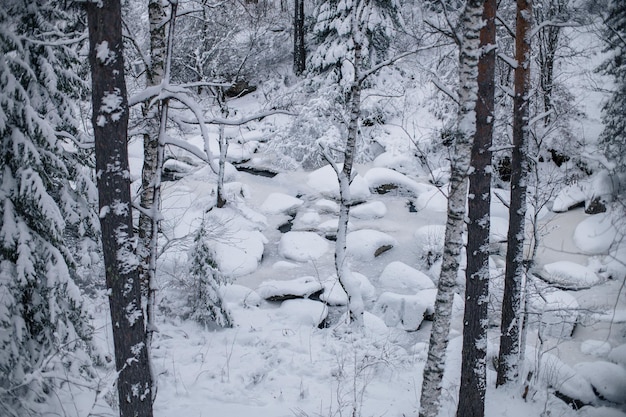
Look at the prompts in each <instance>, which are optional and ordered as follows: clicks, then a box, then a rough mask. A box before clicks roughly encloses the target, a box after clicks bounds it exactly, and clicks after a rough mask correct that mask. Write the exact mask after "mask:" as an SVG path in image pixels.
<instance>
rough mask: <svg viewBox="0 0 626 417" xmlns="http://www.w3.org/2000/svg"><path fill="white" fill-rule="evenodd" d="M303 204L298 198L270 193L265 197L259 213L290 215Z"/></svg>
mask: <svg viewBox="0 0 626 417" xmlns="http://www.w3.org/2000/svg"><path fill="white" fill-rule="evenodd" d="M302 204H303V201H302V200H300V199H299V198H296V197H292V196H290V195H287V194H283V193H271V194H270V195H268V196H267V198H266V199H265V201H264V202H263V204H261V211H263V212H264V213H267V214H278V213H291V212H293V211H294V210H295V209H297V208H298V207H300V206H301V205H302Z"/></svg>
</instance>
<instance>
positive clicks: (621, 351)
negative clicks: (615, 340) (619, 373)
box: [608, 344, 626, 366]
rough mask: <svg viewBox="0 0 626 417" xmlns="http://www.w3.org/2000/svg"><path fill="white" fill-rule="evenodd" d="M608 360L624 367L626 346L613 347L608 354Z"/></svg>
mask: <svg viewBox="0 0 626 417" xmlns="http://www.w3.org/2000/svg"><path fill="white" fill-rule="evenodd" d="M608 359H609V360H611V361H613V362H615V363H619V364H620V365H622V366H626V344H624V345H620V346H616V347H614V348H613V350H611V352H610V353H609V355H608Z"/></svg>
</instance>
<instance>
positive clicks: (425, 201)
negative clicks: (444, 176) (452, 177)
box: [415, 187, 448, 213]
mask: <svg viewBox="0 0 626 417" xmlns="http://www.w3.org/2000/svg"><path fill="white" fill-rule="evenodd" d="M445 189H446V187H442V188H441V189H440V188H432V189H431V190H429V191H426V192H424V193H422V194H420V195H419V196H418V197H417V199H416V200H415V208H416V209H417V211H420V210H424V209H428V210H430V211H434V212H437V213H445V212H447V211H448V197H447V196H446V195H445V194H444V193H445V191H444V190H445Z"/></svg>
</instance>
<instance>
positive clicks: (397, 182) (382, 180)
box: [364, 167, 430, 197]
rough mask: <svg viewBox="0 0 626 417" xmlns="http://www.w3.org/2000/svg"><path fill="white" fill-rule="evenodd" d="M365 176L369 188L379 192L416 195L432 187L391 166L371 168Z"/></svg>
mask: <svg viewBox="0 0 626 417" xmlns="http://www.w3.org/2000/svg"><path fill="white" fill-rule="evenodd" d="M364 177H365V180H366V181H367V184H368V185H369V189H370V190H371V191H374V192H377V193H379V194H386V193H388V192H390V191H395V192H398V193H400V194H408V195H411V196H415V197H416V196H418V195H420V194H421V193H423V192H426V191H428V189H430V187H429V186H427V185H424V184H420V183H418V182H416V181H413V180H412V179H410V178H409V177H407V176H406V175H404V174H401V173H399V172H398V171H395V170H393V169H389V168H382V167H377V168H371V169H370V170H369V171H367V172H366V173H365V176H364Z"/></svg>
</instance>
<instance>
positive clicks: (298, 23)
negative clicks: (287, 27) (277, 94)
mask: <svg viewBox="0 0 626 417" xmlns="http://www.w3.org/2000/svg"><path fill="white" fill-rule="evenodd" d="M294 7H295V13H294V19H293V72H294V73H295V74H296V75H300V74H302V73H303V72H304V70H305V63H306V49H305V45H304V0H295V1H294Z"/></svg>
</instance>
